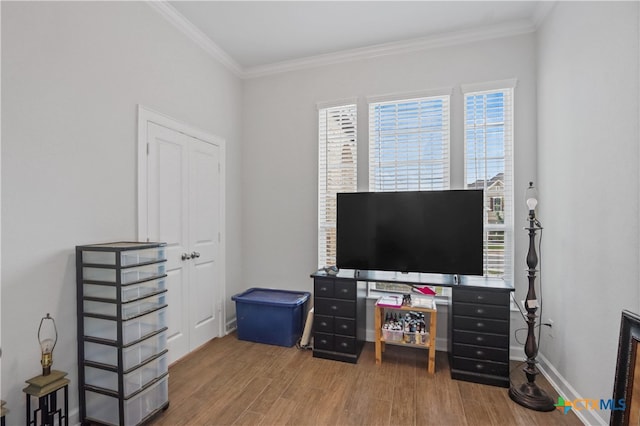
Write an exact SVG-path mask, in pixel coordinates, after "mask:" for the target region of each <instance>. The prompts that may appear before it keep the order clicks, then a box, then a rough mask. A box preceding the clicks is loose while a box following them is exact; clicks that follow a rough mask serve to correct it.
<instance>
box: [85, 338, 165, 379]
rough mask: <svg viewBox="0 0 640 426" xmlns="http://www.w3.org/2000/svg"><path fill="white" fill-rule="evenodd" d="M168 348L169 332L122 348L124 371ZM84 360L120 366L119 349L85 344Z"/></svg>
mask: <svg viewBox="0 0 640 426" xmlns="http://www.w3.org/2000/svg"><path fill="white" fill-rule="evenodd" d="M166 348H167V332H166V331H163V332H162V333H159V334H156V335H155V336H152V337H149V338H148V339H146V340H143V341H142V342H140V343H136V344H135V345H133V346H129V347H127V348H122V369H123V370H124V371H126V370H129V369H131V368H133V367H135V366H137V365H140V364H142V363H143V362H145V361H147V360H148V359H150V358H153V357H154V356H156V355H157V354H159V353H160V352H162V351H164V350H165V349H166ZM84 359H85V360H86V361H92V362H98V363H101V364H106V365H111V366H113V367H117V366H118V348H117V347H115V346H109V345H102V344H100V343H93V342H85V343H84Z"/></svg>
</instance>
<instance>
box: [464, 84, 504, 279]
mask: <svg viewBox="0 0 640 426" xmlns="http://www.w3.org/2000/svg"><path fill="white" fill-rule="evenodd" d="M464 123H465V124H464V140H465V186H466V188H470V189H483V190H484V198H485V216H484V271H485V275H486V276H497V277H503V278H505V279H506V280H512V279H513V160H512V149H513V88H506V89H499V90H487V91H474V92H467V93H465V95H464Z"/></svg>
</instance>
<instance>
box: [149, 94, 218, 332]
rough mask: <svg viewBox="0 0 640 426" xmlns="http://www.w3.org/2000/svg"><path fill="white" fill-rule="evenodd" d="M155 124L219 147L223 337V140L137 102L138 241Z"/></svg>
mask: <svg viewBox="0 0 640 426" xmlns="http://www.w3.org/2000/svg"><path fill="white" fill-rule="evenodd" d="M150 122H151V123H155V124H157V125H159V126H163V127H166V128H168V129H171V130H174V131H176V132H179V133H182V134H184V135H187V136H190V137H193V138H196V139H200V140H201V141H203V142H206V143H209V144H211V145H216V146H218V147H219V149H220V163H219V164H220V204H219V205H220V212H219V213H220V251H219V265H220V267H219V269H218V271H219V272H218V274H219V276H218V279H219V283H220V286H221V289H220V290H221V291H220V300H218V301H217V303H218V306H217V308H218V312H219V314H220V321H219V322H218V323H219V324H218V336H220V337H221V336H224V330H225V324H226V321H227V319H226V318H227V315H226V306H225V305H226V304H225V303H224V301H225V300H226V297H227V295H226V291H227V285H226V279H225V277H226V276H227V275H226V271H225V268H226V226H225V225H226V217H225V212H226V204H225V200H226V180H225V174H226V173H225V171H226V167H225V166H226V155H225V152H226V146H225V145H226V143H225V140H224V139H222V138H220V137H218V136H214V135H212V134H210V133H207V132H205V131H202V130H200V129H198V128H196V127H193V126H191V125H189V124H186V123H184V122H181V121H179V120H176V119H174V118H172V117H169V116H168V115H166V114H162V113H160V112H157V111H154V110H152V109H150V108H147V107H145V106H143V105H138V240H139V241H147V240H148V235H149V226H148V225H149V222H148V212H149V208H148V202H149V195H148V182H147V177H148V174H147V172H148V167H147V153H148V147H147V145H148V143H147V137H148V123H150Z"/></svg>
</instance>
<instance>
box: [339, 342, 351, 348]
mask: <svg viewBox="0 0 640 426" xmlns="http://www.w3.org/2000/svg"><path fill="white" fill-rule="evenodd" d="M340 346H342V347H343V348H346V347H347V346H349V345H347V344H346V343H345V342H342V343H340Z"/></svg>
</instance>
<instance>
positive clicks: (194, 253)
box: [191, 251, 200, 259]
mask: <svg viewBox="0 0 640 426" xmlns="http://www.w3.org/2000/svg"><path fill="white" fill-rule="evenodd" d="M199 257H200V253H198V252H197V251H194V252H192V253H191V258H193V259H197V258H199Z"/></svg>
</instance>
